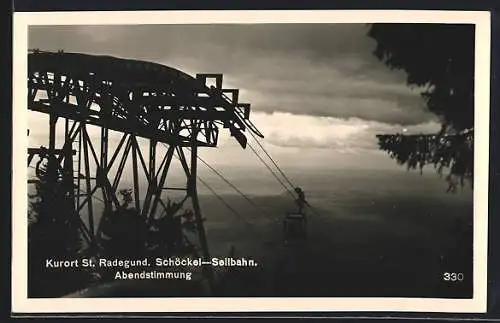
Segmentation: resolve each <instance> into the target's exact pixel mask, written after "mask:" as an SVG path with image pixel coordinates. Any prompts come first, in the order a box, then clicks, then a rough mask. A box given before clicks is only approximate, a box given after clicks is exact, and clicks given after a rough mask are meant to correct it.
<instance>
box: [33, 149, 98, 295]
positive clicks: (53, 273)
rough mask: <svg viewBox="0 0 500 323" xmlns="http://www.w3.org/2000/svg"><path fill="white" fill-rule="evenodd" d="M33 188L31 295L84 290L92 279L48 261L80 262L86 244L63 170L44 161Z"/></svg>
mask: <svg viewBox="0 0 500 323" xmlns="http://www.w3.org/2000/svg"><path fill="white" fill-rule="evenodd" d="M34 184H35V193H34V194H31V195H29V199H30V203H29V207H30V208H29V211H28V223H29V224H28V295H29V297H59V296H63V295H65V294H67V293H70V292H72V291H75V290H77V289H79V288H81V287H82V286H85V285H86V284H87V283H88V282H89V281H90V280H91V276H90V275H88V273H87V272H84V271H82V270H80V269H79V268H50V267H47V266H46V261H47V260H50V259H52V260H75V259H79V258H80V257H82V256H83V254H84V252H85V250H86V249H85V244H84V243H83V240H82V237H81V234H80V231H79V223H78V222H77V221H76V218H75V217H76V215H75V213H74V209H73V200H72V198H71V196H70V195H69V194H68V189H67V183H65V182H64V180H63V178H62V171H61V170H60V168H59V167H57V165H56V164H55V163H51V162H44V158H43V157H42V158H41V159H40V161H39V162H38V163H37V167H36V180H35V182H34Z"/></svg>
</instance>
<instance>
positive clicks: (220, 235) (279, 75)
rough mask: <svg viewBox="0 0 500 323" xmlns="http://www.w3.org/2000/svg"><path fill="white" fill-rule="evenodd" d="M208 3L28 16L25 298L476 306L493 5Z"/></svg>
mask: <svg viewBox="0 0 500 323" xmlns="http://www.w3.org/2000/svg"><path fill="white" fill-rule="evenodd" d="M220 14H221V15H222V16H223V17H232V18H229V19H222V20H221V22H215V21H214V22H213V23H209V22H207V20H205V21H204V20H203V19H202V20H201V21H200V22H194V21H193V20H194V18H193V19H191V20H190V19H187V20H186V22H182V19H178V20H175V19H171V20H169V19H168V17H172V16H174V13H168V14H167V13H166V15H167V16H166V17H167V18H165V19H164V20H163V21H164V22H163V23H162V20H161V19H160V18H159V16H158V14H157V15H155V16H152V18H151V20H148V18H147V17H148V16H147V15H146V14H144V15H142V16H141V17H142V18H141V19H142V20H140V21H139V19H135V20H132V21H128V20H127V18H126V17H128V16H123V18H113V19H111V22H110V21H107V20H106V17H105V15H104V14H102V15H96V16H94V18H95V20H93V21H92V20H86V19H87V18H85V17H91V16H90V15H88V14H87V15H85V14H83V15H82V19H80V20H74V21H73V22H72V19H73V18H71V17H72V16H68V17H67V19H62V18H61V17H63V18H64V15H60V16H58V17H59V18H61V19H62V20H57V21H58V22H57V23H54V21H56V20H55V19H56V18H54V20H52V23H50V21H51V20H50V19H49V18H48V17H49V16H50V13H45V14H44V15H45V17H46V18H45V19H41V21H43V22H41V23H33V24H30V20H29V19H28V17H27V15H26V16H25V17H24V18H23V20H22V21H23V23H25V24H26V25H23V26H24V27H22V28H19V29H18V30H22V31H23V32H25V34H26V35H25V36H24V37H25V44H22V45H21V46H18V48H19V51H18V52H15V54H16V55H17V56H16V57H15V59H16V60H18V62H21V63H19V64H24V65H22V66H23V68H20V69H19V70H17V72H16V71H15V72H14V74H15V75H14V78H15V83H14V88H15V90H16V91H17V90H18V91H19V93H20V94H19V96H18V97H15V100H14V114H16V113H19V114H18V117H17V118H18V119H17V120H18V121H19V123H17V122H16V121H15V124H14V131H15V132H16V133H17V135H15V138H16V137H17V138H21V137H22V140H20V141H18V142H17V143H15V146H16V147H15V149H19V151H20V152H19V153H18V154H17V155H18V156H21V159H18V160H17V161H15V166H16V169H17V174H21V175H19V176H20V177H19V180H17V181H16V187H17V192H18V193H19V192H21V193H24V195H23V196H21V197H18V199H17V200H16V203H19V204H20V205H22V204H25V206H24V205H23V206H22V207H21V206H19V208H18V211H16V209H14V213H13V221H14V227H15V228H22V229H20V230H21V231H19V232H23V233H24V234H23V235H22V238H19V239H20V240H16V241H21V240H22V241H21V242H20V244H19V245H20V246H22V248H24V249H22V248H21V247H19V246H18V247H17V248H21V249H16V250H20V251H14V253H15V254H16V253H17V255H16V256H14V259H13V261H14V262H16V261H18V265H17V267H16V265H15V264H14V265H13V266H14V267H13V268H15V271H18V275H17V276H16V277H17V278H16V277H14V278H16V279H19V280H23V282H22V283H16V282H14V285H16V284H21V285H19V286H23V288H24V290H25V292H20V293H21V295H22V297H25V299H23V302H22V303H23V304H24V305H23V306H27V305H26V304H28V302H30V301H31V300H34V301H40V300H41V301H43V302H44V303H43V304H46V305H44V308H45V310H44V311H49V310H47V308H49V307H50V306H49V305H48V304H51V303H50V302H54V303H53V304H58V303H57V302H58V301H59V300H61V301H64V302H65V303H64V304H73V303H66V302H67V301H65V299H71V302H74V303H75V304H76V303H78V302H79V301H87V300H89V299H91V300H94V301H93V303H92V304H98V303H99V302H102V303H100V304H105V302H106V299H117V298H119V299H120V301H119V303H120V302H124V303H123V304H128V305H126V306H127V308H120V311H124V310H125V311H127V310H130V311H134V312H137V311H138V309H137V308H135V307H134V306H135V305H137V304H139V302H140V301H141V299H144V298H148V299H150V300H151V299H156V300H158V308H161V306H162V305H161V304H164V303H161V302H162V300H163V301H168V300H169V299H180V298H182V299H184V300H185V301H189V300H190V299H193V300H192V306H193V308H197V306H202V307H203V306H204V305H200V304H212V303H209V302H218V299H220V300H221V301H220V302H222V300H229V301H230V302H235V303H238V302H239V303H240V304H243V303H245V302H247V301H248V300H250V301H251V300H252V299H253V300H257V299H258V300H260V302H261V305H260V307H259V306H257V305H247V307H245V306H244V305H239V307H237V308H246V309H247V310H259V309H265V310H273V308H274V307H273V306H274V305H272V304H274V303H273V302H277V301H280V302H282V304H281V305H279V306H278V308H280V309H288V310H293V308H292V307H291V306H292V305H291V304H292V302H293V301H294V300H299V299H300V300H303V301H304V302H306V303H307V304H309V305H307V306H309V307H310V308H312V309H314V308H316V309H317V308H321V309H323V310H325V309H328V308H329V307H328V306H330V305H331V306H332V307H331V309H332V310H333V309H336V310H342V307H341V306H340V305H339V304H340V303H337V304H336V305H335V302H336V301H335V300H336V299H342V300H343V301H346V300H347V301H348V300H352V301H355V300H356V299H365V300H370V299H372V300H378V301H380V302H381V304H384V305H381V306H380V307H376V306H375V305H370V306H367V308H368V309H370V310H377V309H379V310H385V309H396V310H397V309H398V308H399V309H401V310H404V309H406V310H412V309H417V308H422V310H423V309H424V307H425V308H427V309H428V310H429V309H430V307H429V306H431V305H430V304H434V307H437V308H435V309H434V311H437V312H439V311H443V310H446V311H449V312H450V311H451V312H452V311H453V309H454V310H455V311H457V312H461V311H467V310H470V309H472V310H478V309H479V310H480V309H485V303H486V301H485V298H486V296H485V293H486V291H485V281H486V277H485V273H486V269H485V267H486V242H487V206H486V205H487V202H488V198H487V192H488V186H487V176H488V175H487V172H488V170H487V169H488V133H489V124H488V114H489V101H488V100H489V92H488V91H489V90H488V87H489V83H488V82H489V66H488V62H487V61H486V60H489V47H488V42H489V37H488V35H487V34H481V31H484V29H486V30H488V28H489V25H488V23H489V16H488V15H481V14H478V13H476V15H474V14H473V13H471V18H470V19H469V20H467V19H463V21H460V19H462V18H454V16H453V14H451V13H450V14H448V15H445V17H446V19H443V21H442V22H441V21H440V20H439V19H438V18H436V19H435V20H432V19H431V20H432V21H429V19H428V17H434V16H435V17H438V16H437V15H436V14H434V16H433V15H431V14H430V13H427V14H425V15H424V14H422V13H421V14H420V16H419V15H418V13H416V14H415V15H411V14H410V15H408V16H407V18H406V19H405V18H404V17H403V16H401V17H400V18H399V19H392V20H391V19H389V18H388V19H387V21H383V19H382V18H381V17H383V16H380V14H376V13H372V14H371V15H370V13H369V12H367V13H365V14H366V17H368V18H367V19H366V21H360V20H359V18H357V19H352V20H353V22H349V20H348V19H347V18H344V19H341V18H338V17H341V15H340V13H336V14H333V16H332V17H331V18H328V19H327V18H325V16H320V17H319V18H318V19H317V20H316V21H315V20H314V19H311V15H308V16H307V17H309V18H307V19H303V20H301V18H300V14H298V13H296V14H295V16H294V15H291V14H290V15H291V16H290V17H295V20H294V19H291V18H289V19H287V20H286V21H280V20H279V19H280V16H276V15H267V16H265V17H267V18H266V19H256V20H252V19H249V20H248V21H245V20H244V18H241V20H240V21H238V15H236V16H230V15H229V14H227V15H224V14H223V13H220ZM114 15H118V13H114ZM129 15H130V14H129ZM185 15H187V14H185ZM199 15H201V13H198V16H199ZM250 15H251V13H247V14H246V15H245V16H244V17H250ZM345 15H346V16H345V17H348V16H349V15H348V14H347V13H345ZM257 16H258V15H257ZM389 16H390V17H393V18H394V16H395V14H392V15H389ZM463 16H465V14H464V13H463V14H462V16H460V17H463ZM269 17H274V19H275V20H276V21H275V22H273V21H272V20H269V19H268V18H269ZM335 17H337V18H335ZM369 17H372V18H373V19H369ZM408 17H412V18H411V19H409V18H408ZM419 17H421V18H422V17H424V18H425V19H421V20H418V18H419ZM35 18H36V17H34V18H33V21H37V20H36V19H35ZM59 18H57V19H59ZM14 19H15V18H14ZM412 19H416V20H417V21H416V22H413V21H412ZM454 19H456V21H454ZM478 21H479V22H480V23H478ZM480 24H482V25H481V26H486V28H483V29H480V27H478V26H479V25H480ZM15 41H16V40H15ZM485 42H486V44H485ZM21 50H24V52H20V51H21ZM18 54H19V55H18ZM481 63H484V64H486V67H484V66H480V65H481ZM480 73H486V74H480ZM481 75H482V76H481ZM485 87H486V89H484V88H485ZM20 88H22V89H20ZM17 93H18V92H16V95H17ZM16 98H18V99H16ZM21 110H22V112H17V111H21ZM15 118H16V117H15ZM479 136H481V140H479V139H478V137H479ZM23 158H24V159H23ZM26 159H27V170H25V168H24V167H25V166H24V165H22V164H23V163H26ZM15 173H16V171H15ZM21 186H22V188H20V187H21ZM16 196H19V195H16ZM15 248H16V247H15ZM21 267H22V269H20V268H21ZM13 292H16V291H15V290H13ZM96 299H98V300H96ZM194 299H197V300H196V301H194ZM271 300H272V301H271ZM384 300H394V303H393V304H396V303H397V302H398V301H396V300H399V302H403V303H397V304H399V305H394V306H392V305H391V303H387V302H386V303H384ZM412 300H414V303H410V302H411V301H412ZM436 300H437V301H436ZM426 301H428V303H425V302H426ZM134 302H136V303H134ZM315 302H319V303H321V305H317V304H316V305H315ZM404 302H409V303H407V304H409V305H401V304H404ZM433 302H434V303H433ZM447 302H449V303H447ZM20 303H21V302H20ZM306 303H303V304H306ZM319 303H318V304H319ZM33 304H35V303H33ZM37 304H42V303H37ZM61 304H63V303H61ZM88 304H90V303H88ZM114 304H115V305H116V304H117V303H114ZM186 304H187V303H184V305H182V306H183V307H182V308H183V309H186V308H188V305H186ZM218 304H219V305H218V306H219V308H220V307H221V306H222V305H220V304H221V303H218ZM231 304H234V303H231ZM247 304H253V303H247ZM296 304H300V302H298V303H296ZM328 304H330V305H328ZM425 304H427V305H425ZM446 304H452V305H449V306H448V305H446ZM453 304H454V305H453ZM68 306H69V305H68ZM89 306H90V305H89ZM103 306H104V305H103ZM103 306H101V307H99V305H96V307H92V308H89V309H86V310H85V311H93V310H95V309H96V308H99V311H101V312H102V311H112V310H111V309H103ZM137 306H138V305H137ZM172 306H173V305H170V308H171V309H173V307H172ZM207 306H208V305H207ZM356 306H357V308H359V309H362V308H364V306H363V305H362V304H361V303H359V304H358V305H350V307H349V306H347V307H345V309H347V310H348V309H349V308H355V307H356ZM391 306H392V307H391ZM398 306H399V307H398ZM70 307H71V306H69V307H68V308H70ZM299 307H300V306H299ZM78 308H79V310H81V309H82V307H81V306H80V307H78ZM150 308H151V306H150ZM203 308H205V307H203ZM301 309H304V308H301ZM64 310H65V309H64V308H59V309H58V311H64ZM164 310H165V309H163V310H162V311H164Z"/></svg>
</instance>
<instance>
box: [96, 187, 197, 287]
mask: <svg viewBox="0 0 500 323" xmlns="http://www.w3.org/2000/svg"><path fill="white" fill-rule="evenodd" d="M132 193H133V190H131V189H122V190H120V191H119V194H120V195H121V197H122V204H121V205H120V207H119V208H118V209H116V210H113V211H110V212H109V211H105V213H104V214H103V217H102V219H103V220H102V222H101V224H100V231H101V236H100V237H99V247H100V248H99V251H98V255H99V256H102V257H107V258H112V259H144V258H154V257H172V256H183V255H186V254H196V248H195V247H194V245H193V244H192V243H190V242H189V241H188V240H187V238H186V236H185V234H184V232H185V230H188V231H196V227H195V225H194V219H193V214H192V212H191V211H190V210H187V211H185V212H179V211H180V209H181V205H180V204H177V203H171V202H170V200H168V202H167V204H166V211H165V212H164V213H163V214H162V215H161V216H160V217H158V218H156V219H153V220H148V219H146V218H144V217H143V216H142V215H141V214H140V212H139V211H138V210H137V209H135V208H133V207H129V206H130V205H131V203H132V202H133V198H132ZM114 272H115V270H106V269H105V270H103V271H101V275H102V277H103V279H104V280H108V279H111V278H112V277H113V275H114Z"/></svg>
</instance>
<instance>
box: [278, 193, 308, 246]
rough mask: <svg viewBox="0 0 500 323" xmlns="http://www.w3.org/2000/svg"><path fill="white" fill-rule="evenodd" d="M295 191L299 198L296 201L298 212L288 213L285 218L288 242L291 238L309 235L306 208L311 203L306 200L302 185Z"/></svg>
mask: <svg viewBox="0 0 500 323" xmlns="http://www.w3.org/2000/svg"><path fill="white" fill-rule="evenodd" d="M294 191H295V193H296V194H297V199H296V200H295V202H296V203H297V206H298V212H297V213H296V214H293V213H292V214H287V215H286V218H285V220H284V223H283V224H284V226H283V230H284V234H285V243H286V244H287V243H288V240H289V239H291V238H292V239H293V238H294V237H302V238H305V237H306V236H307V232H306V231H307V229H306V226H307V219H306V216H305V213H304V208H305V207H306V206H309V203H308V202H307V201H306V197H305V193H304V191H303V190H302V189H301V188H300V187H296V188H295V189H294Z"/></svg>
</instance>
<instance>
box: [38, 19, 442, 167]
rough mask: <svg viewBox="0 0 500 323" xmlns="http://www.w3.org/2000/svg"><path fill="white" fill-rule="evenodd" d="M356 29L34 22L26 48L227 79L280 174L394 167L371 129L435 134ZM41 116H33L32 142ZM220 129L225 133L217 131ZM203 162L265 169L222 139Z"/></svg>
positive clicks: (432, 123) (41, 127)
mask: <svg viewBox="0 0 500 323" xmlns="http://www.w3.org/2000/svg"><path fill="white" fill-rule="evenodd" d="M367 28H368V27H367V26H366V25H361V24H294V25H288V24H264V25H246V24H242V25H161V26H158V25H141V26H36V27H31V28H30V32H29V47H30V48H38V49H40V50H54V51H57V50H59V49H63V50H64V51H66V52H82V53H88V54H102V55H113V56H118V57H123V58H131V59H140V60H147V61H153V62H157V63H161V64H165V65H169V66H171V67H174V68H177V69H180V70H183V71H184V72H187V73H189V74H192V75H194V74H196V73H223V74H224V85H225V87H226V88H239V89H240V101H241V102H243V101H246V102H248V103H251V105H252V113H251V119H252V121H253V122H254V124H255V125H257V127H258V128H259V129H260V130H261V132H262V133H263V134H264V135H265V139H263V140H262V143H263V144H264V146H265V147H266V149H268V151H269V152H270V154H271V155H272V156H273V157H275V159H276V160H277V161H278V163H279V164H280V165H282V166H283V167H284V169H287V168H288V169H293V168H311V167H313V168H315V169H322V168H373V167H376V168H395V169H397V168H399V167H400V166H397V165H396V163H395V162H394V161H393V160H391V159H390V158H389V157H388V156H387V155H386V154H385V153H383V152H381V151H379V150H378V148H377V141H376V138H375V135H376V134H377V133H387V132H401V131H403V129H405V130H406V131H408V132H415V133H419V132H432V131H436V130H438V129H439V126H438V123H437V121H436V118H435V116H434V115H433V114H430V113H428V112H426V111H425V107H424V104H423V102H422V100H421V98H420V96H419V93H418V90H415V89H411V88H409V87H408V86H407V85H406V83H405V75H404V73H403V72H398V71H391V70H389V69H388V68H387V67H386V66H384V65H383V64H382V63H381V62H379V61H378V60H377V59H376V58H375V57H374V56H373V55H372V50H373V49H374V46H375V42H374V41H373V40H372V39H371V38H369V37H367V36H366V32H367ZM45 122H46V119H44V118H42V117H40V116H39V115H38V114H36V113H31V114H30V120H29V127H30V130H31V135H30V144H31V145H35V146H38V145H40V144H42V143H43V144H45V142H46V141H45V140H46V139H44V137H46V136H45V135H44V134H45V132H46V131H47V129H48V127H47V126H46V123H45ZM223 130H225V129H223ZM200 154H201V156H202V157H204V158H205V159H206V160H207V161H209V162H211V163H213V164H216V165H221V167H222V166H224V167H230V166H231V165H238V166H242V165H243V166H245V167H263V166H262V165H261V164H259V162H258V159H256V158H255V157H254V156H252V153H251V151H250V150H247V151H244V150H242V149H241V148H240V147H239V145H238V144H237V143H236V141H235V140H234V139H232V138H230V137H228V136H227V134H224V136H222V138H221V141H220V145H219V148H217V149H207V150H205V151H202V152H201V153H200Z"/></svg>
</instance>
